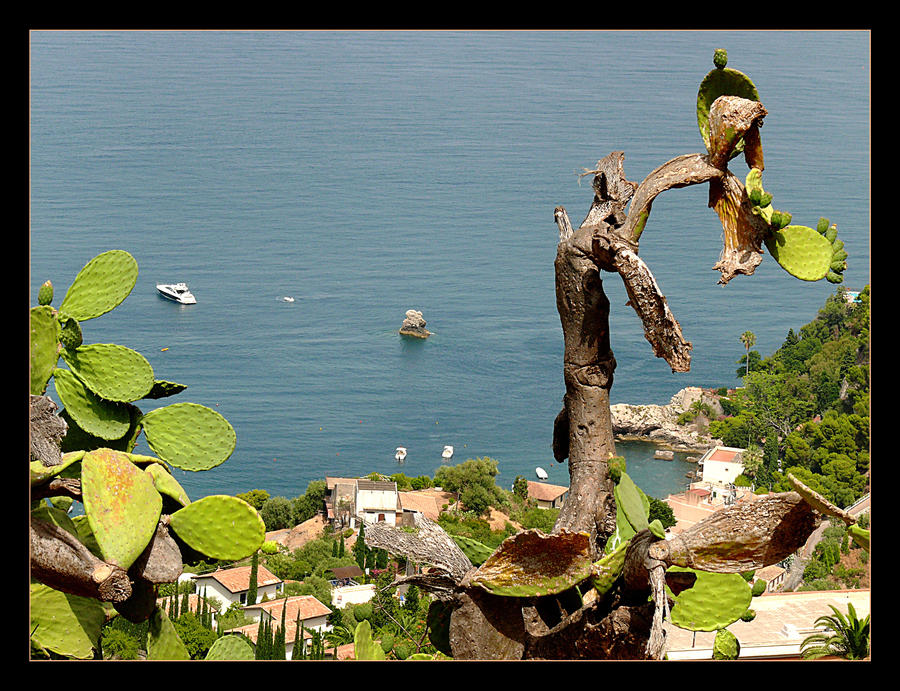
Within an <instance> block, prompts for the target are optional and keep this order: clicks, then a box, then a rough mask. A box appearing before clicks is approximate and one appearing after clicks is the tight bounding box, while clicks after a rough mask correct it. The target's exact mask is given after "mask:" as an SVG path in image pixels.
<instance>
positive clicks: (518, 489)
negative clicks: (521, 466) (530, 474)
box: [512, 475, 528, 501]
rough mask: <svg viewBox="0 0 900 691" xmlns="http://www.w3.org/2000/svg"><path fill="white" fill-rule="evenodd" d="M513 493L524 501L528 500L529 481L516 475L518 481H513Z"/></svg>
mask: <svg viewBox="0 0 900 691" xmlns="http://www.w3.org/2000/svg"><path fill="white" fill-rule="evenodd" d="M512 492H513V494H515V495H516V496H517V497H519V499H521V500H522V501H525V500H526V499H528V480H526V479H525V478H524V477H522V476H521V475H516V479H515V480H514V481H513V488H512Z"/></svg>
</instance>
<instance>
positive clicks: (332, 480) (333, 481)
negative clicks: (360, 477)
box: [325, 475, 356, 490]
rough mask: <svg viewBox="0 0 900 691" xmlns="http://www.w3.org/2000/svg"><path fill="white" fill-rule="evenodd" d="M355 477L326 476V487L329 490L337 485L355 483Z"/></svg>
mask: <svg viewBox="0 0 900 691" xmlns="http://www.w3.org/2000/svg"><path fill="white" fill-rule="evenodd" d="M355 484H356V478H355V477H329V476H328V475H326V476H325V487H326V488H327V489H329V490H331V489H334V486H335V485H355Z"/></svg>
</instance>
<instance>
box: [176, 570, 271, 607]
mask: <svg viewBox="0 0 900 691" xmlns="http://www.w3.org/2000/svg"><path fill="white" fill-rule="evenodd" d="M250 568H251V567H249V566H237V567H235V568H231V569H218V570H216V571H212V572H210V573H206V574H203V575H199V576H194V582H195V583H196V584H197V592H201V591H202V590H203V589H204V588H206V594H207V596H214V597H217V598H218V599H219V600H221V602H222V610H223V611H224V610H226V609H228V607H229V606H231V605H232V604H233V603H235V602H238V603H240V604H242V605H246V604H247V591H248V590H249V589H250ZM282 592H284V581H282V580H281V579H280V578H278V576H276V575H275V574H273V573H272V572H271V571H269V570H268V569H267V568H266V567H265V566H263V565H262V564H260V565H259V567H258V568H257V572H256V597H257V602H258V601H259V600H260V599H261V598H262V596H263V595H265V596H266V597H268V598H269V599H270V600H271V599H272V598H275V597H277V596H278V595H279V594H281V593H282Z"/></svg>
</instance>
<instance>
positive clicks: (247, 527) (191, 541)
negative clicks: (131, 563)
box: [169, 494, 266, 559]
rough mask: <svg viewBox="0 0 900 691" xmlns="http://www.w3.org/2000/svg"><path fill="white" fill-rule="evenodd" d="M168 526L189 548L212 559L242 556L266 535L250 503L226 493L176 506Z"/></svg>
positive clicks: (238, 557)
mask: <svg viewBox="0 0 900 691" xmlns="http://www.w3.org/2000/svg"><path fill="white" fill-rule="evenodd" d="M169 527H170V528H171V529H172V530H173V531H174V532H175V533H176V534H177V535H178V537H179V538H180V539H181V540H184V542H185V543H186V544H187V545H189V546H190V547H191V548H192V549H195V550H197V551H198V552H200V553H202V554H205V555H206V556H207V557H212V558H213V559H243V558H244V557H249V556H250V555H251V554H253V553H254V552H256V550H258V549H259V548H260V546H261V545H262V543H263V542H264V541H265V539H266V525H265V523H263V520H262V518H260V516H259V513H258V512H257V511H256V509H254V508H253V507H252V506H250V504H248V503H247V502H245V501H243V500H242V499H238V498H237V497H231V496H228V495H226V494H216V495H212V496H209V497H204V498H203V499H199V500H197V501H195V502H192V503H190V504H188V505H187V506H185V507H184V508H183V509H179V510H178V511H176V512H175V513H173V514H172V515H171V516H170V518H169Z"/></svg>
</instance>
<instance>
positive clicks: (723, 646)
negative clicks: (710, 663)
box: [713, 629, 741, 660]
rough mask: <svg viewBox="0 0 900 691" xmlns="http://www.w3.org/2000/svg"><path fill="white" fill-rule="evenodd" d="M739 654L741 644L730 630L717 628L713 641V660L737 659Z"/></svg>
mask: <svg viewBox="0 0 900 691" xmlns="http://www.w3.org/2000/svg"><path fill="white" fill-rule="evenodd" d="M740 654H741V644H740V642H739V641H738V639H737V636H735V635H734V634H733V633H731V631H729V630H728V629H719V630H718V631H716V638H715V640H714V641H713V660H737V659H738V655H740Z"/></svg>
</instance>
